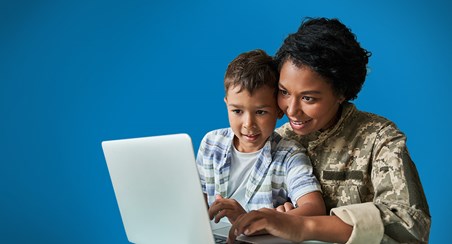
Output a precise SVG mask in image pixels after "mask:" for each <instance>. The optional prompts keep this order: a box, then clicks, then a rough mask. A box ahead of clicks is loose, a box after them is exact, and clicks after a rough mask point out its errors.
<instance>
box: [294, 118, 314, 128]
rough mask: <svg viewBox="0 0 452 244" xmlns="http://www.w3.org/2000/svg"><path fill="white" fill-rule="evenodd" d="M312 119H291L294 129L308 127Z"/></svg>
mask: <svg viewBox="0 0 452 244" xmlns="http://www.w3.org/2000/svg"><path fill="white" fill-rule="evenodd" d="M311 121H312V119H308V120H305V121H298V120H290V125H291V126H292V128H293V129H298V130H299V129H303V128H304V127H306V125H307V124H308V123H309V122H311Z"/></svg>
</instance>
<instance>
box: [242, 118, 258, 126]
mask: <svg viewBox="0 0 452 244" xmlns="http://www.w3.org/2000/svg"><path fill="white" fill-rule="evenodd" d="M243 127H244V128H245V129H252V128H255V127H256V124H255V123H254V119H253V118H252V116H246V117H245V120H244V121H243Z"/></svg>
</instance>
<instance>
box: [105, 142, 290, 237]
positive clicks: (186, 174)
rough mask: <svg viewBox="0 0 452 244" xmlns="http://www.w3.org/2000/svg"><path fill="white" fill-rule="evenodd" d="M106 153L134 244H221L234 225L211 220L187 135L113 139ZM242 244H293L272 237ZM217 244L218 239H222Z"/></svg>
mask: <svg viewBox="0 0 452 244" xmlns="http://www.w3.org/2000/svg"><path fill="white" fill-rule="evenodd" d="M102 149H103V152H104V156H105V159H106V162H107V167H108V171H109V174H110V178H111V182H112V185H113V189H114V192H115V196H116V200H117V203H118V207H119V211H120V215H121V219H122V222H123V225H124V229H125V232H126V235H127V239H128V240H129V241H130V242H131V243H137V244H147V243H206V244H213V243H216V240H215V238H214V235H215V236H217V237H219V236H221V237H222V238H221V237H220V238H219V239H223V240H225V239H226V238H225V237H227V235H228V233H229V228H230V225H227V224H221V225H214V224H212V223H211V221H210V220H209V216H208V212H207V205H206V202H205V199H204V195H203V192H202V189H201V183H200V180H199V175H198V171H197V167H196V161H195V157H194V152H193V145H192V141H191V139H190V136H189V135H187V134H174V135H162V136H151V137H142V138H131V139H120V140H109V141H103V142H102ZM237 239H238V240H241V243H292V242H290V241H287V240H283V239H280V238H277V237H274V236H271V235H264V236H256V237H246V236H239V237H238V238H237ZM217 242H218V240H217Z"/></svg>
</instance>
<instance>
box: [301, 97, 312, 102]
mask: <svg viewBox="0 0 452 244" xmlns="http://www.w3.org/2000/svg"><path fill="white" fill-rule="evenodd" d="M301 99H303V101H306V102H314V101H315V98H313V97H307V96H303V97H302V98H301Z"/></svg>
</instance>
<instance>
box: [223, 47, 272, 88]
mask: <svg viewBox="0 0 452 244" xmlns="http://www.w3.org/2000/svg"><path fill="white" fill-rule="evenodd" d="M278 79H279V74H278V69H277V66H276V63H275V61H274V60H273V58H272V57H271V56H269V55H268V54H267V53H266V52H265V51H263V50H261V49H256V50H252V51H249V52H245V53H241V54H240V55H238V56H237V57H236V58H235V59H234V60H232V62H230V63H229V65H228V68H227V69H226V74H225V76H224V88H225V92H226V94H227V92H228V89H229V88H231V87H236V86H238V87H240V90H239V92H241V91H243V89H245V90H246V91H248V92H249V93H250V94H253V92H254V91H256V90H257V89H259V88H261V87H263V86H268V87H271V88H275V96H276V94H277V90H278V89H277V88H278Z"/></svg>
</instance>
